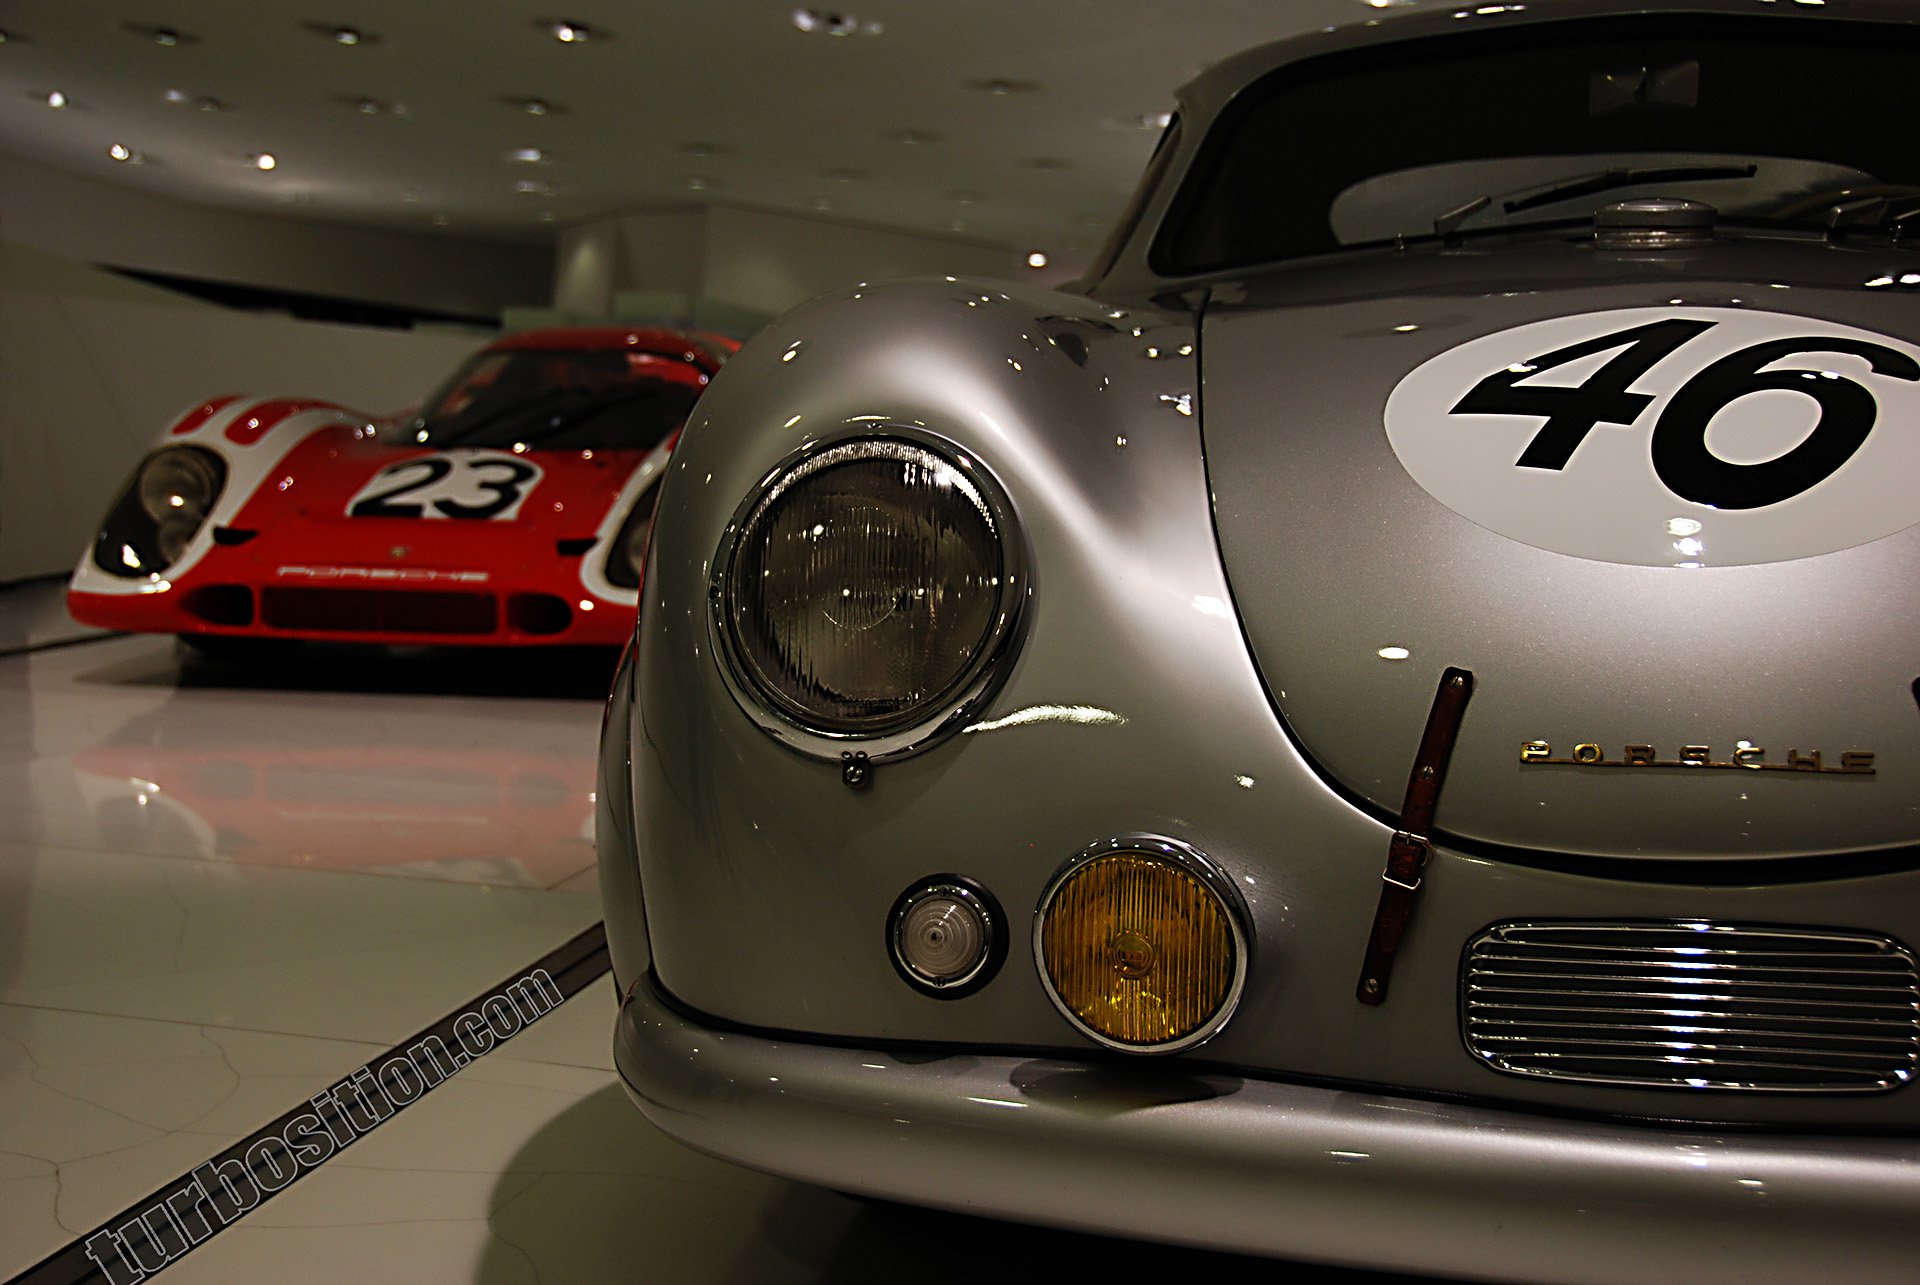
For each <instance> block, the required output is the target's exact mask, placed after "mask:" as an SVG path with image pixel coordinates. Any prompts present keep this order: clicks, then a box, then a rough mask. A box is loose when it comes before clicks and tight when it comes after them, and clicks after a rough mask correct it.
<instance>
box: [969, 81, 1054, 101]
mask: <svg viewBox="0 0 1920 1285" xmlns="http://www.w3.org/2000/svg"><path fill="white" fill-rule="evenodd" d="M966 87H967V88H968V89H971V90H974V91H975V92H977V93H982V94H993V95H994V96H996V97H1004V96H1006V95H1008V94H1031V93H1034V92H1036V91H1037V90H1038V89H1039V88H1040V84H1039V82H1038V81H1032V80H1007V79H1005V78H1001V77H996V78H995V79H993V80H969V81H967V82H966Z"/></svg>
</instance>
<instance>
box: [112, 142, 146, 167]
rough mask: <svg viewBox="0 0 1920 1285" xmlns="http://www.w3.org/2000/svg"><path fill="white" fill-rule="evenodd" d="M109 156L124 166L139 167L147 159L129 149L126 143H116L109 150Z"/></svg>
mask: <svg viewBox="0 0 1920 1285" xmlns="http://www.w3.org/2000/svg"><path fill="white" fill-rule="evenodd" d="M107 155H108V156H111V157H112V158H113V159H114V160H116V161H119V162H120V163H121V164H122V165H138V164H140V162H142V161H144V160H146V159H147V158H146V157H144V156H142V155H141V154H140V153H138V152H136V151H134V150H133V149H132V148H131V147H128V146H127V145H126V144H125V143H115V144H114V145H113V146H112V147H109V148H108V149H107Z"/></svg>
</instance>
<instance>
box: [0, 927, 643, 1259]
mask: <svg viewBox="0 0 1920 1285" xmlns="http://www.w3.org/2000/svg"><path fill="white" fill-rule="evenodd" d="M610 967H611V965H610V963H609V961H608V957H607V932H606V925H605V924H604V923H599V924H595V925H593V926H592V927H591V928H588V929H586V930H585V931H584V932H582V933H580V934H579V935H577V936H575V937H573V938H572V939H570V940H568V941H567V942H565V943H564V944H562V945H560V946H558V947H556V948H554V949H553V950H551V951H549V952H547V954H545V955H544V956H542V957H541V958H540V959H538V960H536V961H534V962H533V963H532V964H530V965H529V966H528V967H527V968H526V969H525V970H524V971H523V972H521V973H520V974H518V975H516V976H514V977H511V978H508V979H506V980H503V981H501V982H500V983H499V984H497V985H495V986H494V987H492V988H490V989H489V990H487V991H486V992H484V993H482V994H480V995H478V996H476V997H474V998H473V999H472V1000H470V1001H468V1002H467V1003H466V1004H463V1005H461V1006H460V1007H459V1008H457V1009H455V1010H454V1011H453V1012H451V1013H448V1014H447V1015H446V1016H445V1017H442V1018H440V1019H439V1020H438V1021H436V1022H434V1023H432V1024H431V1025H429V1026H427V1027H424V1028H423V1029H421V1030H419V1031H417V1032H415V1033H414V1034H413V1035H412V1036H410V1037H408V1038H407V1039H405V1040H402V1041H401V1042H400V1043H398V1044H396V1045H394V1046H393V1047H392V1048H390V1049H388V1050H387V1051H386V1052H384V1053H381V1054H379V1055H378V1056H376V1057H374V1058H371V1059H369V1060H368V1062H367V1063H366V1065H364V1066H362V1067H361V1068H360V1069H359V1070H357V1071H354V1072H352V1073H350V1074H349V1075H348V1076H347V1077H346V1078H345V1079H342V1080H340V1081H338V1082H337V1083H335V1084H334V1085H333V1086H332V1087H330V1088H328V1089H326V1090H324V1091H322V1092H320V1093H317V1094H315V1095H314V1096H313V1097H312V1098H310V1099H308V1100H307V1101H306V1102H303V1103H301V1104H300V1105H299V1106H296V1107H294V1108H292V1109H291V1110H289V1111H287V1112H285V1113H284V1114H282V1115H280V1116H279V1117H278V1118H277V1119H274V1120H272V1121H270V1122H268V1123H267V1124H265V1125H263V1126H262V1127H260V1128H259V1129H256V1130H255V1131H254V1132H253V1133H251V1134H248V1135H247V1136H246V1137H244V1138H242V1139H240V1141H238V1142H236V1143H234V1144H233V1145H232V1146H230V1147H228V1148H227V1149H226V1150H224V1151H222V1152H220V1153H219V1154H218V1155H215V1156H213V1157H212V1158H210V1159H209V1160H207V1162H206V1163H204V1164H200V1165H196V1166H194V1168H193V1169H191V1170H190V1171H188V1172H187V1173H184V1174H181V1175H180V1176H179V1177H178V1178H175V1179H174V1180H172V1181H171V1182H168V1183H165V1184H163V1185H162V1186H161V1187H159V1188H158V1189H156V1190H155V1191H154V1192H152V1193H151V1194H150V1195H148V1196H147V1197H146V1198H145V1199H142V1200H137V1201H135V1202H134V1203H133V1204H131V1205H129V1206H128V1207H127V1208H125V1209H123V1210H121V1211H120V1213H118V1214H116V1215H115V1216H114V1217H112V1218H109V1219H108V1220H107V1221H106V1222H105V1223H103V1224H101V1225H100V1226H99V1227H98V1228H96V1229H95V1230H93V1231H91V1232H89V1233H87V1234H86V1235H84V1236H78V1237H75V1238H74V1239H73V1240H72V1241H70V1242H68V1243H67V1244H65V1245H63V1246H61V1247H60V1248H59V1249H57V1250H55V1251H54V1252H53V1253H51V1254H49V1255H48V1256H47V1257H45V1258H43V1259H41V1260H40V1262H38V1263H36V1264H34V1265H33V1266H32V1267H29V1268H27V1269H26V1270H25V1271H23V1272H21V1273H20V1274H19V1275H17V1276H15V1277H13V1278H12V1279H11V1280H10V1281H8V1282H7V1285H81V1283H82V1282H88V1283H91V1282H95V1281H105V1282H107V1283H108V1285H138V1283H139V1282H142V1281H145V1280H147V1279H148V1278H150V1277H151V1276H153V1274H154V1273H156V1272H159V1271H162V1270H164V1269H165V1268H167V1267H169V1266H171V1265H172V1264H173V1263H175V1262H178V1261H179V1260H180V1259H181V1258H182V1257H184V1256H185V1255H186V1254H188V1253H189V1252H191V1251H192V1250H193V1249H195V1248H196V1247H198V1246H199V1245H202V1244H204V1243H205V1242H206V1241H207V1240H208V1239H210V1238H211V1237H212V1236H213V1235H214V1234H215V1233H217V1232H219V1231H221V1230H222V1229H224V1228H226V1227H228V1226H231V1225H232V1224H233V1223H235V1222H237V1221H239V1219H241V1218H242V1217H244V1216H245V1215H246V1214H247V1213H248V1212H249V1211H250V1210H253V1209H257V1208H258V1207H259V1206H260V1205H262V1204H264V1203H265V1202H266V1201H267V1200H269V1199H271V1198H272V1197H274V1196H276V1195H278V1194H279V1193H280V1192H282V1191H284V1190H286V1189H287V1188H288V1187H290V1186H292V1185H293V1184H294V1183H295V1182H297V1181H298V1180H299V1179H301V1178H302V1177H305V1176H306V1175H307V1174H308V1173H311V1172H312V1171H313V1170H315V1169H317V1168H319V1167H320V1165H322V1164H324V1163H326V1161H327V1160H329V1159H331V1158H332V1157H333V1156H336V1155H338V1154H340V1152H341V1151H343V1150H345V1149H346V1148H347V1147H348V1146H350V1145H351V1144H352V1143H353V1142H355V1141H357V1140H358V1139H359V1138H361V1137H363V1136H365V1135H366V1134H368V1133H371V1132H372V1131H373V1130H374V1129H376V1128H378V1127H379V1126H380V1125H382V1124H384V1123H385V1122H386V1121H387V1120H389V1119H391V1118H392V1117H393V1115H394V1114H395V1113H396V1112H399V1111H402V1110H405V1109H406V1108H407V1107H408V1106H410V1105H411V1104H413V1103H414V1102H417V1101H419V1100H420V1099H421V1098H422V1097H424V1096H426V1094H427V1093H429V1092H431V1091H432V1090H433V1089H434V1088H436V1087H437V1086H438V1085H440V1084H441V1083H443V1082H444V1081H445V1080H446V1079H447V1078H448V1077H449V1076H451V1075H453V1074H455V1073H457V1072H458V1071H459V1070H460V1069H461V1068H463V1067H465V1066H467V1065H468V1064H469V1063H471V1062H472V1061H474V1060H475V1059H476V1058H480V1057H484V1056H485V1055H486V1054H487V1053H489V1052H491V1051H492V1050H493V1049H494V1048H496V1047H498V1046H499V1045H500V1044H501V1043H502V1042H504V1041H506V1040H509V1039H511V1038H512V1037H513V1036H514V1035H516V1034H518V1033H519V1032H520V1031H521V1030H523V1029H525V1028H526V1027H527V1026H528V1025H529V1024H530V1023H532V1022H535V1021H537V1020H539V1019H540V1018H541V1017H543V1016H545V1015H546V1014H547V1013H549V1012H552V1011H553V1009H555V1008H557V1007H558V1006H559V1005H560V1004H562V1003H564V1002H565V1001H567V1000H568V999H571V998H572V997H573V996H575V995H577V994H579V993H580V992H581V991H583V990H585V989H586V988H587V987H588V986H590V985H592V984H593V983H594V982H596V981H598V980H599V979H600V978H601V977H602V976H603V975H605V974H606V973H607V971H608V970H609V968H610ZM362 1120H364V1121H365V1123H362Z"/></svg>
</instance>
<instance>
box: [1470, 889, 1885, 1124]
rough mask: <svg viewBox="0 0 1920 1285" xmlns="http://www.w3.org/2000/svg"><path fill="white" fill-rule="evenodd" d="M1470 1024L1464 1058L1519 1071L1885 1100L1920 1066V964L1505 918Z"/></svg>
mask: <svg viewBox="0 0 1920 1285" xmlns="http://www.w3.org/2000/svg"><path fill="white" fill-rule="evenodd" d="M1460 1016H1461V1024H1462V1033H1463V1035H1464V1036H1465V1039H1466V1043H1467V1047H1468V1049H1469V1050H1471V1051H1472V1052H1473V1053H1474V1054H1475V1056H1477V1057H1479V1058H1481V1059H1482V1060H1483V1061H1485V1062H1486V1063H1487V1064H1488V1065H1490V1066H1492V1067H1493V1068H1494V1069H1495V1070H1499V1071H1504V1072H1506V1073H1508V1074H1511V1075H1524V1076H1534V1077H1541V1078H1549V1079H1557V1080H1573V1081H1580V1082H1585V1083H1598V1084H1619V1085H1632V1086H1641V1087H1671V1088H1690V1089H1724V1090H1744V1091H1748V1092H1810V1093H1874V1092H1884V1091H1886V1090H1889V1089H1896V1088H1898V1087H1900V1086H1901V1085H1902V1084H1905V1083H1906V1082H1907V1081H1908V1080H1910V1079H1912V1078H1913V1077H1914V1075H1915V1073H1916V1071H1917V1070H1920V970H1917V969H1916V966H1915V961H1914V956H1913V954H1912V952H1911V951H1909V950H1908V949H1907V948H1906V947H1905V946H1903V945H1901V944H1900V943H1899V942H1896V941H1893V940H1890V939H1888V938H1885V937H1877V936H1871V935H1867V934H1862V933H1848V932H1842V931H1830V930H1826V929H1817V928H1777V927H1755V926H1749V925H1741V924H1723V923H1700V922H1666V921H1661V922H1652V921H1641V922H1604V923H1602V922H1587V923H1564V922H1562V923H1510V924H1500V925H1496V926H1494V927H1492V928H1489V929H1487V930H1486V931H1485V932H1483V933H1481V934H1480V935H1479V936H1478V937H1476V938H1474V939H1473V941H1471V942H1470V943H1468V946H1467V952H1466V957H1465V959H1464V960H1463V963H1462V968H1461V1003H1460Z"/></svg>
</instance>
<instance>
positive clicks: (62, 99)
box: [47, 89, 73, 111]
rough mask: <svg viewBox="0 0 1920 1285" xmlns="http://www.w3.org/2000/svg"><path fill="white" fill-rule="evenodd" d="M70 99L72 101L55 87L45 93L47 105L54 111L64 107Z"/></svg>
mask: <svg viewBox="0 0 1920 1285" xmlns="http://www.w3.org/2000/svg"><path fill="white" fill-rule="evenodd" d="M72 101H73V100H72V99H70V98H68V97H67V96H66V95H65V94H63V93H61V92H60V91H59V90H57V89H56V90H54V91H53V92H52V93H50V94H48V95H47V106H49V107H51V108H53V109H54V110H55V111H59V110H60V109H61V108H62V107H65V106H66V105H67V104H68V103H70V102H72Z"/></svg>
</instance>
